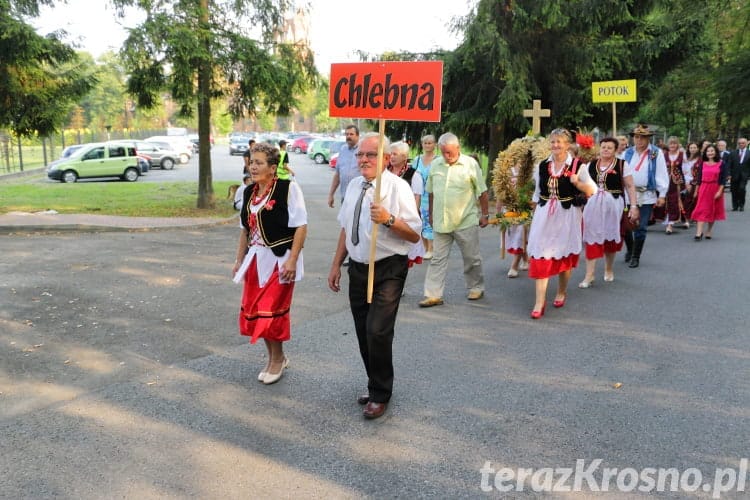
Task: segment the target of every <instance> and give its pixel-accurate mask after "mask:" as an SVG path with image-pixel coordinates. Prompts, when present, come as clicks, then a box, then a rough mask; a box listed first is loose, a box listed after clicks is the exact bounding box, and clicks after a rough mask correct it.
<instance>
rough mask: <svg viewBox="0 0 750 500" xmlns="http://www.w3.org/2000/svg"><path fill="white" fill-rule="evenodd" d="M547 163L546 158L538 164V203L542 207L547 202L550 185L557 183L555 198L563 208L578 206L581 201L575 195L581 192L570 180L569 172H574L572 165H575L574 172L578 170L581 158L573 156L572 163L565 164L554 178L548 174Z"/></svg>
mask: <svg viewBox="0 0 750 500" xmlns="http://www.w3.org/2000/svg"><path fill="white" fill-rule="evenodd" d="M549 164H550V162H549V161H548V160H544V161H543V162H542V163H540V164H539V205H540V206H542V207H543V206H544V205H546V204H547V201H548V200H549V199H550V185H551V184H557V200H558V201H559V202H560V205H562V207H563V208H565V209H568V208H570V206H571V205H573V206H576V207H578V206H580V205H581V201H580V200H578V199H576V195H579V194H583V193H581V191H579V190H578V189H576V187H575V186H574V185H573V183H572V182H570V174H571V173H573V172H574V170H573V165H575V172H578V168H580V165H581V160H580V159H577V158H574V159H573V165H565V168H564V169H563V171H562V174H561V175H560V177H558V178H554V177H552V176H551V175H550V174H549Z"/></svg>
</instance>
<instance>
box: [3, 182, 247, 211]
mask: <svg viewBox="0 0 750 500" xmlns="http://www.w3.org/2000/svg"><path fill="white" fill-rule="evenodd" d="M28 180H29V179H24V180H23V181H21V180H20V179H14V180H12V181H9V182H6V180H2V179H0V213H7V212H38V211H42V210H56V211H57V212H59V213H61V214H101V215H123V216H129V217H216V218H225V217H230V216H231V215H233V214H235V213H236V211H235V210H234V208H232V200H227V199H226V195H227V188H228V187H229V186H230V185H231V184H233V183H232V182H229V181H226V182H215V183H214V196H215V199H216V208H215V209H212V210H205V209H198V208H196V204H197V201H198V183H197V182H171V183H151V182H148V183H147V182H78V183H75V184H63V183H59V184H58V183H41V184H40V183H33V184H32V183H28Z"/></svg>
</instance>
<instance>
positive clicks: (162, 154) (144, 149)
mask: <svg viewBox="0 0 750 500" xmlns="http://www.w3.org/2000/svg"><path fill="white" fill-rule="evenodd" d="M133 144H134V145H135V149H136V151H137V152H138V155H139V156H143V157H144V158H146V160H148V163H149V165H150V166H151V167H152V168H154V167H159V168H161V169H162V170H172V169H173V168H174V166H175V163H177V162H178V161H180V153H178V152H177V151H175V150H174V149H173V148H172V145H171V144H169V143H168V142H156V141H154V142H150V141H133Z"/></svg>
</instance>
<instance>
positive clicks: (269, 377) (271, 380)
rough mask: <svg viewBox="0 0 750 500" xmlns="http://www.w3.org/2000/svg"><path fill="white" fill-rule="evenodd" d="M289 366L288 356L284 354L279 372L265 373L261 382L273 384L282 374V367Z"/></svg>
mask: <svg viewBox="0 0 750 500" xmlns="http://www.w3.org/2000/svg"><path fill="white" fill-rule="evenodd" d="M287 366H289V358H287V357H286V356H284V361H283V362H282V363H281V369H280V370H279V373H271V372H268V373H266V376H265V377H264V378H263V383H264V384H266V385H270V384H275V383H276V382H278V381H279V380H280V379H281V376H282V375H284V369H285V368H286V367H287Z"/></svg>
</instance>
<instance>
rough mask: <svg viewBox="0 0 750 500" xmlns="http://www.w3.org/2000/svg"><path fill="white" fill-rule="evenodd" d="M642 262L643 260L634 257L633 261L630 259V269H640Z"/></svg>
mask: <svg viewBox="0 0 750 500" xmlns="http://www.w3.org/2000/svg"><path fill="white" fill-rule="evenodd" d="M640 260H641V259H640V258H638V257H633V258H632V259H630V264H628V267H638V264H640Z"/></svg>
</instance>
